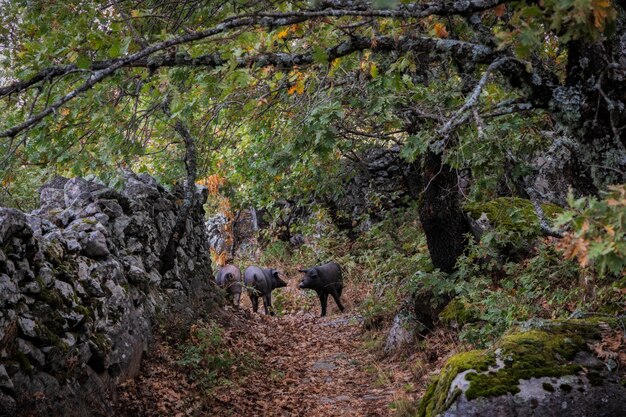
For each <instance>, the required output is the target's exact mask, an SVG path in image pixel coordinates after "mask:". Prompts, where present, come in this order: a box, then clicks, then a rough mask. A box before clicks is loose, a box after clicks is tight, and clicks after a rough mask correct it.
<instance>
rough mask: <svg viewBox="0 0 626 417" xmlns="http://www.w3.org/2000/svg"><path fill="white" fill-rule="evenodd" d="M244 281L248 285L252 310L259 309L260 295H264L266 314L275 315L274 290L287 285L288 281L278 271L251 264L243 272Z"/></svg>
mask: <svg viewBox="0 0 626 417" xmlns="http://www.w3.org/2000/svg"><path fill="white" fill-rule="evenodd" d="M243 281H244V283H245V285H246V288H247V292H248V296H250V301H252V311H254V312H255V313H256V312H257V311H258V309H259V297H263V307H264V308H265V314H266V315H267V314H271V315H272V316H273V315H274V311H273V309H272V291H273V290H274V289H275V288H281V287H286V286H287V283H286V282H285V281H283V280H282V279H280V277H279V276H278V271H277V270H275V269H267V268H263V269H261V268H259V267H258V266H249V267H247V268H246V271H245V272H244V274H243Z"/></svg>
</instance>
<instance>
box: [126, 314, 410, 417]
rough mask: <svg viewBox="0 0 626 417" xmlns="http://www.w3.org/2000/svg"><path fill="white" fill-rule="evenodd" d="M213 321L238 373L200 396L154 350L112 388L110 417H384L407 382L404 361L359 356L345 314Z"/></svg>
mask: <svg viewBox="0 0 626 417" xmlns="http://www.w3.org/2000/svg"><path fill="white" fill-rule="evenodd" d="M218 322H221V323H222V326H223V328H224V333H223V335H222V338H223V343H224V344H225V345H224V346H223V347H222V348H221V349H228V350H229V351H231V352H236V360H235V361H234V362H235V365H234V366H233V368H239V369H240V371H237V370H236V369H235V370H234V371H233V373H232V375H230V376H228V377H227V378H226V380H222V381H221V382H220V383H219V384H218V385H216V386H214V387H213V388H211V389H210V390H209V391H205V390H203V389H202V388H201V387H200V386H199V385H198V384H197V383H195V382H193V381H192V380H190V379H189V376H190V374H189V372H188V370H185V368H181V367H180V366H179V365H178V362H179V361H180V358H181V356H180V351H179V350H178V349H177V348H176V347H174V346H172V345H171V344H167V343H159V344H158V346H157V347H156V349H155V350H154V351H153V352H151V353H150V354H149V356H148V357H147V358H146V360H144V362H143V365H142V372H141V375H140V376H139V377H138V378H136V379H135V380H134V381H130V382H129V383H127V384H125V385H124V386H123V387H122V388H121V389H120V391H119V401H118V402H119V404H118V412H117V415H118V416H120V417H122V416H127V417H130V416H133V417H148V416H149V417H152V416H164V415H168V416H175V417H183V416H197V417H256V416H259V417H260V416H263V417H278V416H280V417H288V416H289V417H290V416H294V417H295V416H298V417H300V416H306V417H309V416H310V417H322V416H323V417H387V416H394V415H395V413H394V411H393V410H392V409H391V408H390V403H392V402H393V401H394V400H396V399H398V398H406V397H407V392H406V391H405V390H406V389H407V387H411V386H412V385H411V382H414V381H415V379H414V375H412V374H411V371H410V369H409V366H408V364H407V362H406V361H397V362H395V361H389V360H385V361H382V360H380V359H379V358H377V357H376V355H375V354H373V353H371V352H370V351H368V350H367V349H365V347H364V343H365V339H364V337H363V331H362V326H361V323H360V319H359V318H358V317H356V316H354V315H351V314H349V313H346V314H335V315H330V316H329V317H324V318H320V317H317V316H316V315H313V314H312V313H307V312H298V313H295V314H291V315H285V316H283V317H268V316H264V315H262V314H253V313H252V312H250V311H249V310H247V309H244V310H235V309H233V310H231V311H230V312H227V313H226V314H225V315H224V317H223V318H222V319H218ZM244 356H246V357H247V358H246V359H244ZM249 358H252V362H253V363H254V365H250V360H249ZM409 390H410V391H413V390H411V389H410V388H409ZM410 394H413V395H414V394H415V391H413V392H411V393H410Z"/></svg>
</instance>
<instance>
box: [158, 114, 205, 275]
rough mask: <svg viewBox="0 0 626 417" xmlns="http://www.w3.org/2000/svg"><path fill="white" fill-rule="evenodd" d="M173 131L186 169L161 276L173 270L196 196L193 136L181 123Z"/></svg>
mask: <svg viewBox="0 0 626 417" xmlns="http://www.w3.org/2000/svg"><path fill="white" fill-rule="evenodd" d="M165 113H166V114H167V115H168V116H169V115H170V112H169V109H165ZM174 129H175V130H176V132H177V133H178V134H179V135H180V136H181V138H182V139H183V141H184V142H185V167H186V168H187V178H186V180H185V188H184V198H183V204H182V206H181V207H180V210H179V211H178V215H177V216H176V223H174V228H173V229H172V233H171V234H170V237H169V239H168V241H167V245H166V246H165V249H164V250H163V252H162V253H161V268H160V272H161V275H164V274H165V273H166V272H167V271H169V270H171V269H172V268H174V264H175V262H176V252H177V250H178V244H179V242H180V240H181V239H182V238H183V236H184V235H185V229H186V225H187V218H188V217H189V213H191V210H192V209H193V206H194V203H195V195H196V144H195V140H194V138H193V136H191V133H190V132H189V129H187V126H185V124H184V123H183V122H182V121H181V120H176V122H175V124H174Z"/></svg>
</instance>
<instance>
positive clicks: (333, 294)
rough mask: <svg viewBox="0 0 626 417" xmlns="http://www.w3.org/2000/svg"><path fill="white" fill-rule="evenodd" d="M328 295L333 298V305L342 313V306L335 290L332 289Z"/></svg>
mask: <svg viewBox="0 0 626 417" xmlns="http://www.w3.org/2000/svg"><path fill="white" fill-rule="evenodd" d="M330 295H332V296H333V299H334V300H335V303H336V304H337V307H339V310H341V311H343V310H344V308H343V305H342V304H341V300H340V299H339V297H340V295H339V294H337V290H336V289H334V288H333V289H332V290H331V291H330Z"/></svg>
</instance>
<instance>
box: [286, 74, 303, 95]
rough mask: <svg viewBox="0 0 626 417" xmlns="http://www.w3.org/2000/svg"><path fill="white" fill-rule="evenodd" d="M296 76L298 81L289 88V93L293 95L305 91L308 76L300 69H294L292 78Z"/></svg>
mask: <svg viewBox="0 0 626 417" xmlns="http://www.w3.org/2000/svg"><path fill="white" fill-rule="evenodd" d="M294 77H295V79H296V82H295V83H294V84H293V85H292V86H291V87H289V90H287V94H289V95H292V94H294V93H298V94H302V93H304V87H305V85H306V77H305V76H304V74H302V73H301V72H300V71H293V76H292V79H293V78H294Z"/></svg>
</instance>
